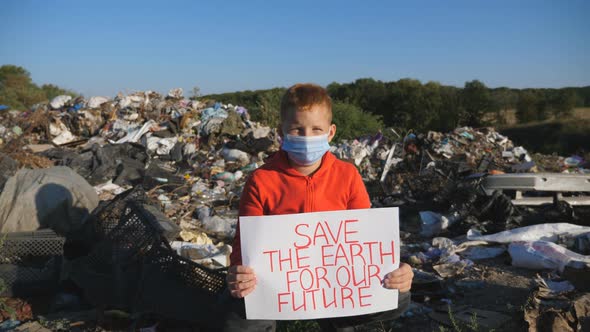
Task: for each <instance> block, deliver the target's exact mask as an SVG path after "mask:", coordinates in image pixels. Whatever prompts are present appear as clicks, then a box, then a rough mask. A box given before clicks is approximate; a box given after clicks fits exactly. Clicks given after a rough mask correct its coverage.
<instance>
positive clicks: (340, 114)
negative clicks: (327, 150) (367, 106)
mask: <svg viewBox="0 0 590 332" xmlns="http://www.w3.org/2000/svg"><path fill="white" fill-rule="evenodd" d="M332 114H333V116H332V122H334V124H336V136H335V137H334V139H335V140H336V141H338V140H340V139H343V138H345V139H353V138H357V137H360V136H362V135H366V134H375V133H376V132H377V131H379V130H380V129H381V128H383V122H382V121H381V117H380V116H378V115H375V114H371V113H368V112H364V111H363V110H361V109H360V108H359V107H358V106H355V105H352V104H347V103H343V102H339V101H336V102H334V103H333V104H332Z"/></svg>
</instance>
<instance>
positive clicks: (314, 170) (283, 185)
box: [224, 84, 413, 331]
mask: <svg viewBox="0 0 590 332" xmlns="http://www.w3.org/2000/svg"><path fill="white" fill-rule="evenodd" d="M278 129H279V135H280V136H281V137H282V138H283V144H282V146H281V150H280V151H279V152H277V153H276V154H275V155H274V156H273V157H272V158H271V160H270V161H269V162H268V163H266V164H265V165H263V166H262V167H260V168H259V169H257V170H256V171H254V172H253V173H252V175H251V176H250V177H249V178H248V180H247V182H246V185H245V187H244V191H243V192H242V197H241V199H240V216H259V215H276V214H289V213H303V212H316V211H335V210H346V209H367V208H370V207H371V203H370V200H369V195H368V194H367V191H366V189H365V186H364V184H363V181H362V178H361V176H360V174H359V173H358V171H357V170H356V168H355V167H354V165H352V164H350V163H347V162H344V161H341V160H338V159H337V158H336V157H335V156H334V155H333V154H332V153H330V152H328V150H329V149H330V146H329V144H328V142H330V141H331V140H332V138H333V137H334V135H335V134H336V125H334V124H332V101H331V99H330V97H329V96H328V93H327V91H326V90H325V89H324V88H322V87H320V86H318V85H314V84H296V85H294V86H292V87H290V88H289V89H288V90H287V92H286V93H285V95H284V96H283V99H282V100H281V125H280V128H278ZM334 188H339V190H334ZM241 256H242V254H241V247H240V234H239V222H238V231H237V232H236V237H235V239H234V243H233V252H232V254H231V257H230V258H231V267H230V269H229V272H228V276H227V282H228V289H229V293H230V295H231V296H232V297H233V298H234V300H233V301H231V302H232V304H231V307H232V308H231V310H230V312H228V314H227V316H226V317H225V322H224V324H225V325H224V329H225V330H226V331H245V330H251V331H260V330H267V331H273V330H274V329H275V322H274V321H261V320H246V319H245V318H244V316H245V315H244V303H243V299H242V298H243V297H245V296H247V295H248V294H250V293H251V292H252V291H253V290H254V288H255V287H256V274H255V272H254V270H253V269H251V268H250V267H248V266H243V265H242V263H241ZM384 277H385V278H384V282H383V287H386V288H390V289H399V291H400V295H399V307H398V309H395V310H392V311H388V312H381V313H376V314H370V315H362V316H354V317H339V318H331V319H322V320H319V321H318V322H319V323H320V326H321V327H322V329H323V330H333V331H345V330H350V329H352V328H353V327H354V325H359V324H363V323H366V322H369V321H378V320H389V319H394V318H396V317H398V316H399V315H400V314H401V313H402V312H403V311H404V310H405V309H406V308H407V306H408V305H409V302H410V294H409V290H410V287H411V282H412V278H413V273H412V269H411V268H410V266H409V265H407V264H405V263H401V264H400V267H399V269H397V270H395V271H393V272H390V273H388V274H387V275H385V276H384ZM238 299H239V300H238Z"/></svg>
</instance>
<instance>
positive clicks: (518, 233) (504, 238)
mask: <svg viewBox="0 0 590 332" xmlns="http://www.w3.org/2000/svg"><path fill="white" fill-rule="evenodd" d="M584 233H590V227H587V226H578V225H574V224H568V223H556V224H540V225H533V226H526V227H520V228H515V229H511V230H508V231H503V232H500V233H495V234H490V235H481V233H479V232H477V231H474V230H471V229H470V230H469V231H468V232H467V239H469V240H480V241H487V242H498V243H511V242H515V241H549V242H555V241H557V238H558V237H559V236H571V237H577V236H578V235H581V234H584Z"/></svg>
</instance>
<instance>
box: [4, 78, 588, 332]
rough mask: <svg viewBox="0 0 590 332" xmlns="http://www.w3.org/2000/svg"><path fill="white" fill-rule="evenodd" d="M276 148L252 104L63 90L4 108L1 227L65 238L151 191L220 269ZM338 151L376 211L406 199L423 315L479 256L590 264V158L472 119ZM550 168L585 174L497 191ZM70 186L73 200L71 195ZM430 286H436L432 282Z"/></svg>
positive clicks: (407, 235)
mask: <svg viewBox="0 0 590 332" xmlns="http://www.w3.org/2000/svg"><path fill="white" fill-rule="evenodd" d="M279 146H280V138H279V137H278V135H277V132H276V130H275V129H274V128H270V127H267V126H265V125H264V124H261V123H256V122H252V121H250V117H249V113H248V110H247V109H245V108H244V107H240V106H235V105H231V104H230V105H224V104H221V103H219V102H214V101H212V102H204V101H198V100H189V99H186V98H184V97H183V92H182V90H181V89H173V90H171V91H170V92H169V93H168V94H167V95H166V96H162V95H160V94H158V93H155V92H152V91H146V92H138V93H134V94H130V95H122V94H120V95H118V96H116V97H115V98H114V99H109V98H106V97H92V98H90V99H88V100H84V99H83V98H75V99H72V98H71V97H69V96H59V97H56V98H55V99H54V100H52V101H51V102H50V103H47V104H39V105H35V106H34V107H33V108H32V109H31V110H27V111H8V110H4V111H0V191H1V194H0V207H3V206H4V207H5V208H3V209H2V212H0V233H7V232H34V231H37V230H38V229H39V228H42V227H50V228H52V229H53V228H56V229H58V230H61V233H62V234H64V235H67V234H68V232H69V231H70V230H80V229H83V228H84V227H83V226H82V224H84V223H85V222H86V221H87V220H92V216H93V213H92V211H94V210H95V209H97V208H98V209H100V208H101V206H103V207H104V205H105V204H109V203H112V202H113V201H114V200H116V199H117V198H116V197H119V199H120V197H121V195H126V194H128V193H129V192H128V190H132V189H137V188H142V190H144V191H145V197H146V199H145V202H144V203H145V205H146V206H151V207H152V208H155V211H154V210H150V211H151V212H150V213H151V215H158V216H157V218H156V219H160V220H161V219H166V220H167V221H168V222H169V224H170V225H173V226H174V227H176V228H174V229H175V230H176V231H174V232H172V233H171V234H172V235H170V234H167V237H168V238H169V240H170V241H169V244H170V246H169V249H170V250H173V251H176V252H177V253H178V254H179V255H180V256H182V257H184V259H187V260H191V261H194V262H197V263H198V264H200V265H202V266H205V267H207V268H211V269H223V268H224V267H227V265H228V256H229V253H230V252H231V246H230V245H229V244H231V241H232V239H233V236H234V234H235V228H236V223H237V206H238V203H239V197H240V193H241V191H242V188H243V186H244V183H245V179H246V178H247V176H248V174H249V173H251V172H252V171H253V170H255V169H256V168H258V167H259V166H261V165H262V164H263V163H264V161H265V159H266V158H268V157H269V156H270V155H272V154H273V153H274V152H276V151H277V150H278V149H279ZM331 151H332V153H334V154H335V155H336V156H337V157H338V158H340V159H343V160H347V161H350V162H352V163H354V164H355V165H356V166H357V167H358V169H359V171H360V172H361V175H362V176H363V179H364V180H365V184H366V186H367V190H368V191H369V194H370V196H371V200H372V203H373V206H374V207H383V206H398V207H401V220H402V225H401V229H402V238H403V239H404V246H403V247H402V258H403V259H404V260H405V261H408V262H409V263H410V264H411V265H412V266H413V267H414V268H415V272H416V276H417V278H416V286H415V287H414V289H416V294H419V296H418V297H417V298H421V299H422V300H421V302H420V301H417V303H418V304H417V307H416V308H418V309H419V310H418V309H416V310H414V311H412V312H414V313H415V312H420V313H421V314H426V313H430V314H432V315H431V317H433V318H434V317H435V316H436V312H435V310H433V309H432V308H433V307H434V305H435V304H436V303H434V302H436V301H438V302H437V303H438V304H440V303H441V301H442V303H451V302H452V296H453V295H452V294H449V293H448V292H447V293H445V295H444V296H439V295H440V294H441V291H442V290H441V286H440V284H441V283H442V282H443V281H448V280H461V279H460V278H462V277H465V276H468V275H470V273H473V271H474V269H477V266H478V264H477V262H478V261H479V260H482V259H483V260H486V259H494V258H497V257H502V255H506V253H508V254H509V255H510V257H511V259H512V264H513V265H514V266H515V267H524V268H530V269H534V270H540V269H552V270H556V271H559V272H561V275H560V276H559V277H560V278H561V277H563V278H565V275H566V274H567V273H565V272H564V271H574V272H570V275H578V274H576V271H578V270H580V269H581V270H583V269H584V268H587V266H590V265H588V264H590V259H589V256H585V255H589V254H590V227H588V226H590V208H589V207H588V206H587V205H583V204H577V203H576V204H573V203H572V202H574V201H575V202H578V201H584V202H586V201H585V199H586V198H587V195H588V192H589V191H590V190H589V189H588V188H587V187H588V184H587V183H590V181H588V180H585V179H587V178H590V175H589V174H590V163H589V161H588V160H590V158H588V157H589V156H571V157H568V158H564V157H560V156H555V155H553V156H547V155H539V154H534V155H530V154H529V153H528V152H527V151H526V150H525V149H524V148H523V147H520V146H516V145H515V144H514V143H513V142H512V141H511V140H510V139H509V138H508V137H505V136H503V135H501V134H500V133H498V132H497V131H495V130H494V129H492V128H481V129H473V128H468V127H464V128H457V129H456V130H454V131H452V132H450V133H439V132H428V133H426V134H421V133H404V134H399V133H397V132H395V131H394V130H391V129H389V130H385V131H383V132H380V133H377V134H375V135H374V136H367V137H361V138H358V139H355V140H344V141H341V142H337V143H336V144H335V145H334V146H333V147H332V148H331ZM25 168H32V169H36V171H35V172H33V171H30V170H26V169H25ZM65 169H69V170H65ZM72 170H73V172H72V174H70V173H67V172H70V171H72ZM27 172H28V173H27ZM548 172H553V173H556V172H558V173H560V174H562V173H568V174H569V175H571V176H573V177H575V178H572V179H574V180H573V181H577V180H575V179H582V182H584V181H587V182H584V185H581V186H580V187H579V188H573V189H571V190H569V189H568V190H555V191H556V192H559V195H561V196H559V197H557V196H554V197H553V200H552V202H549V203H548V204H541V205H536V206H528V205H520V204H519V203H518V202H517V201H518V199H519V197H520V196H519V195H520V191H522V190H518V189H513V190H510V188H508V190H497V188H496V187H494V183H496V182H494V181H496V180H495V179H498V177H502V176H503V175H506V174H514V173H516V174H521V173H537V174H548ZM564 176H567V175H564ZM48 178H52V179H53V180H52V181H51V182H48V181H47V179H48ZM541 178H543V177H541ZM26 179H29V180H28V181H27V180H26ZM33 179H36V180H33ZM72 179H75V185H72ZM490 179H491V180H490ZM500 179H501V178H500ZM44 181H45V182H44ZM60 181H62V183H60ZM557 181H560V180H559V179H558V180H557ZM81 182H84V183H81ZM49 183H52V184H56V183H57V184H59V186H57V187H55V186H54V187H52V186H48V184H49ZM25 186H27V187H26V188H25ZM64 188H69V192H70V194H69V195H62V194H61V193H63V190H64ZM3 189H6V190H3ZM521 189H522V188H521ZM524 191H526V190H524ZM530 191H536V193H535V194H534V195H533V196H538V195H539V190H536V189H535V188H532V189H531V190H530ZM548 191H553V190H552V189H548ZM563 191H566V193H565V194H563V195H562V192H563ZM19 195H20V196H19ZM22 195H29V197H30V199H31V200H33V201H35V198H37V199H38V201H39V199H40V198H39V197H42V198H43V199H42V200H43V201H45V202H49V203H44V204H45V205H43V207H39V206H37V208H36V209H35V210H34V211H33V212H31V211H29V213H28V214H24V213H23V212H22V211H26V207H20V210H18V209H15V206H14V204H12V205H11V204H9V203H10V202H15V201H17V199H18V198H19V197H21V198H22V197H24V196H22ZM118 195H119V196H118ZM525 196H526V193H525ZM563 196H565V198H564V197H563ZM553 201H554V202H553ZM99 202H100V203H99ZM545 203H547V202H545ZM3 204H4V205H3ZM64 205H67V206H68V208H65V209H64V208H63V206H64ZM43 209H44V211H40V210H43ZM148 210H149V208H148ZM19 211H20V212H19ZM103 211H104V210H103ZM20 215H27V216H30V217H29V218H28V219H27V220H28V221H27V222H25V221H22V220H23V219H22V218H23V217H19V216H20ZM56 216H60V217H63V218H61V219H60V220H61V222H60V224H59V225H55V224H51V222H50V221H48V220H54V219H55V217H56ZM33 219H34V220H35V222H30V221H31V220H33ZM68 222H71V223H70V224H68ZM548 224H550V225H557V226H556V227H553V228H551V232H552V233H547V232H548V231H547V229H546V228H543V227H547V225H548ZM531 227H532V228H531ZM535 227H537V228H535ZM540 229H541V230H540ZM501 232H508V233H501ZM494 233H498V235H497V236H495V235H492V234H494ZM514 234H516V235H519V236H521V237H518V238H515V237H514V236H516V235H514ZM523 234H525V235H523ZM490 236H491V237H493V239H492V238H490ZM494 236H495V237H494ZM74 242H76V241H74ZM66 247H67V246H66ZM70 247H71V246H70ZM78 249H79V248H78ZM74 251H75V250H74ZM64 255H66V256H67V255H68V253H64ZM79 255H80V253H79V252H78V253H75V254H74V256H79ZM0 256H1V255H0ZM0 258H1V257H0ZM1 263H2V262H1V261H0V264H1ZM572 269H573V270H572ZM570 279H571V280H574V281H571V285H572V288H571V289H570V288H567V289H569V291H570V292H571V294H576V295H575V296H582V295H580V294H581V292H582V291H586V292H587V291H588V290H587V289H585V290H583V289H584V287H587V281H585V282H579V279H575V278H570ZM550 281H551V280H550ZM564 282H570V281H568V280H565V281H564ZM433 284H437V285H439V286H436V287H435V288H434V289H432V288H428V287H432V285H433ZM424 285H426V286H424ZM568 287H569V286H568ZM436 294H438V295H436ZM535 294H536V293H535ZM572 296H574V295H572ZM435 298H437V300H436V301H434V299H435ZM445 301H446V302H445ZM531 308H532V309H530V310H536V311H535V312H537V313H541V312H543V310H541V309H540V307H539V306H536V307H534V308H533V307H531ZM530 310H529V309H527V311H526V317H527V318H526V319H527V321H528V322H529V323H530V324H531V326H532V324H533V323H531V322H532V318H530V317H532V316H531V315H532V314H531V312H532V311H530ZM564 310H565V309H564ZM568 310H570V309H568ZM571 310H574V309H571ZM576 310H577V309H576ZM412 312H410V313H409V314H408V315H412ZM580 315H581V314H580ZM570 316H571V315H570ZM0 317H1V316H0ZM408 317H409V316H408ZM568 317H569V316H568ZM408 319H409V318H408ZM581 319H582V318H580V321H581ZM575 322H576V324H577V323H578V320H575ZM572 324H573V323H572ZM570 325H571V324H570ZM572 326H573V325H572ZM1 328H2V327H1V326H0V329H1Z"/></svg>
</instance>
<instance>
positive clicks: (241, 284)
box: [226, 265, 256, 298]
mask: <svg viewBox="0 0 590 332" xmlns="http://www.w3.org/2000/svg"><path fill="white" fill-rule="evenodd" d="M226 280H227V287H228V288H229V293H230V294H231V296H233V297H235V298H243V297H244V296H246V295H248V294H250V293H252V291H253V290H254V288H256V274H255V273H254V270H252V269H251V268H250V267H248V266H244V265H234V266H231V267H230V268H229V270H228V273H227V278H226Z"/></svg>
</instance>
